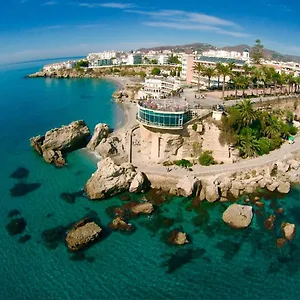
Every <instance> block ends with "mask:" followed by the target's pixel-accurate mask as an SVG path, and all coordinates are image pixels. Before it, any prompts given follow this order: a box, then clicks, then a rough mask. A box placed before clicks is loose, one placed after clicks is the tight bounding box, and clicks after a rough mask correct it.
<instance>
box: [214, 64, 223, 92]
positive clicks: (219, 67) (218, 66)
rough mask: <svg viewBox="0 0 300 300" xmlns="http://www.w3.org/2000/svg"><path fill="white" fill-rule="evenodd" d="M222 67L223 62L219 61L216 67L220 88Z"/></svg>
mask: <svg viewBox="0 0 300 300" xmlns="http://www.w3.org/2000/svg"><path fill="white" fill-rule="evenodd" d="M221 69H222V64H221V63H217V64H216V68H215V70H216V71H215V72H216V75H217V76H218V89H219V88H220V76H221V73H220V70H221Z"/></svg>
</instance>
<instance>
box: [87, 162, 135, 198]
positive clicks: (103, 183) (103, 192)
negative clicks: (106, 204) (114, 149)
mask: <svg viewBox="0 0 300 300" xmlns="http://www.w3.org/2000/svg"><path fill="white" fill-rule="evenodd" d="M135 175H136V171H135V168H134V167H133V165H132V164H130V163H123V164H121V165H120V166H118V165H116V164H115V163H114V162H113V160H112V159H111V158H109V157H107V158H105V159H103V160H101V161H100V162H98V169H97V171H96V172H95V173H94V174H92V176H91V178H90V179H89V180H88V181H87V183H86V184H85V187H84V189H85V192H86V194H87V197H88V198H89V199H91V200H95V199H105V198H108V197H111V196H114V195H116V194H119V193H121V192H125V191H128V189H129V187H130V184H131V182H132V180H133V178H134V177H135Z"/></svg>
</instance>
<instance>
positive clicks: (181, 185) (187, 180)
mask: <svg viewBox="0 0 300 300" xmlns="http://www.w3.org/2000/svg"><path fill="white" fill-rule="evenodd" d="M198 185H199V179H197V178H196V177H194V176H188V175H186V176H183V177H182V178H181V179H180V180H179V181H178V183H177V185H176V189H177V194H178V195H179V196H183V197H190V196H193V195H194V194H195V192H196V189H197V187H198Z"/></svg>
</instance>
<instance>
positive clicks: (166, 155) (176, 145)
mask: <svg viewBox="0 0 300 300" xmlns="http://www.w3.org/2000/svg"><path fill="white" fill-rule="evenodd" d="M197 128H200V129H201V128H203V126H202V125H201V124H200V123H199V124H198V126H197ZM140 138H141V154H142V155H144V156H146V157H147V158H148V159H149V160H150V161H151V162H155V163H162V162H164V161H169V160H180V159H182V158H185V159H194V158H197V157H198V156H199V149H200V148H201V145H202V131H200V132H199V131H198V130H194V129H193V126H192V124H190V125H188V126H185V127H184V129H182V130H162V129H156V128H150V127H145V126H143V125H140Z"/></svg>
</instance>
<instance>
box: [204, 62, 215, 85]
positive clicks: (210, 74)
mask: <svg viewBox="0 0 300 300" xmlns="http://www.w3.org/2000/svg"><path fill="white" fill-rule="evenodd" d="M215 74H216V72H215V69H214V68H211V67H204V68H203V70H202V75H203V76H204V77H207V78H208V88H210V81H211V78H212V77H214V76H215Z"/></svg>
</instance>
